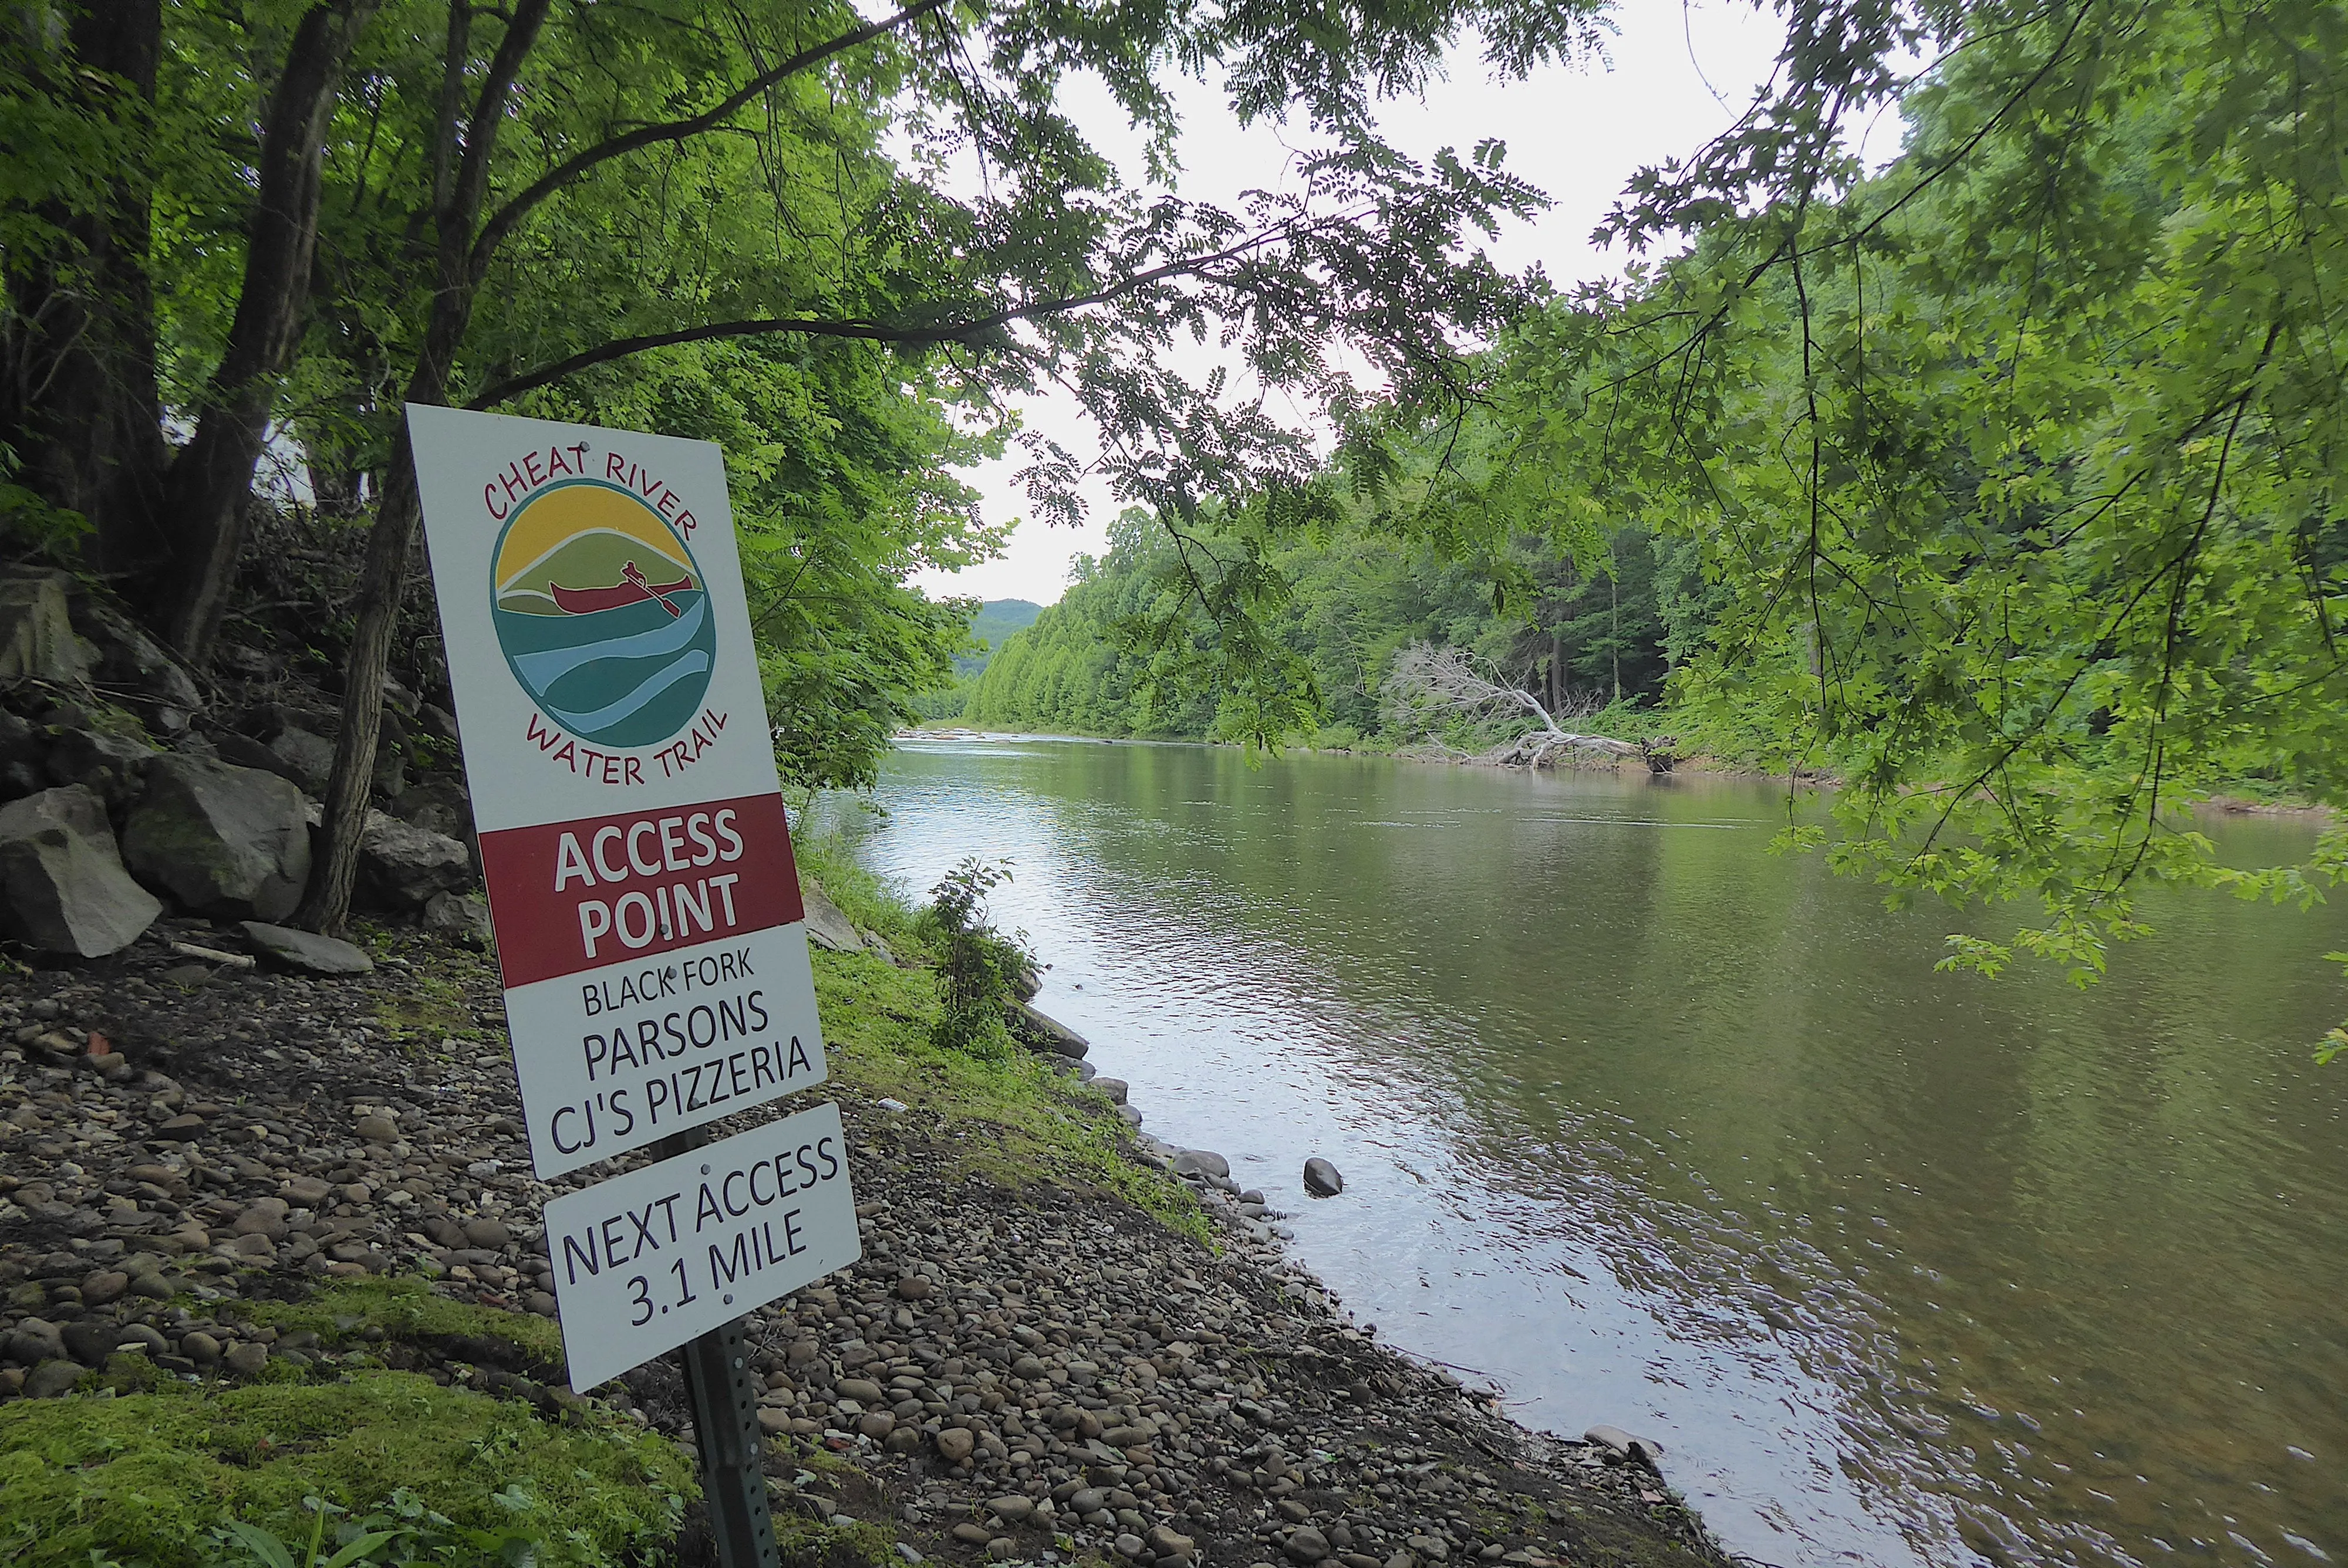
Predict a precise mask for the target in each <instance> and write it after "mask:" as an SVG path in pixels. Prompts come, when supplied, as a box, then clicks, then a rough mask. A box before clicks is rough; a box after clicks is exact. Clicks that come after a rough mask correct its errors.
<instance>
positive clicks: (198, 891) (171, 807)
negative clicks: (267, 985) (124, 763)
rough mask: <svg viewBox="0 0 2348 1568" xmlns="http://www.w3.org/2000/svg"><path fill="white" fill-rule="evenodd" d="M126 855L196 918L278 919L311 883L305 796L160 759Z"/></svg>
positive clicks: (252, 772)
mask: <svg viewBox="0 0 2348 1568" xmlns="http://www.w3.org/2000/svg"><path fill="white" fill-rule="evenodd" d="M122 855H123V858H124V859H125V860H127V861H129V864H130V869H131V870H132V871H134V872H136V873H137V874H138V876H139V878H140V880H142V881H144V882H146V883H147V884H148V885H149V886H155V887H161V888H163V889H164V890H166V891H167V892H169V893H170V895H171V897H174V898H176V899H178V900H179V901H180V903H181V904H183V905H185V906H186V907H188V908H190V909H192V910H195V911H196V912H198V913H199V914H204V915H211V916H214V917H218V918H221V919H230V920H282V919H283V918H284V917H286V916H288V915H291V914H292V913H293V907H294V905H296V904H298V903H300V902H301V899H302V886H303V884H304V883H306V882H307V881H309V879H310V825H309V822H308V819H307V818H306V817H305V816H304V815H303V810H302V792H301V790H299V789H298V788H296V787H295V786H294V785H293V784H292V783H291V782H289V781H287V780H285V779H282V778H279V777H278V776H277V775H276V774H269V773H263V772H262V771H261V770H260V769H258V768H241V767H237V766H236V765H234V764H231V763H222V762H214V761H212V760H211V759H210V758H206V757H189V756H176V755H173V756H160V757H158V758H156V759H155V761H154V762H153V763H152V764H149V767H148V769H147V794H146V795H145V797H144V798H142V799H141V800H140V801H139V805H138V807H137V809H136V810H134V811H132V812H131V814H130V820H129V822H128V823H127V824H125V825H124V826H123V830H122Z"/></svg>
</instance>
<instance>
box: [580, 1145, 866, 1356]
mask: <svg viewBox="0 0 2348 1568" xmlns="http://www.w3.org/2000/svg"><path fill="white" fill-rule="evenodd" d="M546 1252H547V1256H548V1257H549V1258H550V1259H551V1261H552V1262H553V1265H554V1296H555V1301H556V1304H557V1306H558V1307H560V1309H561V1319H562V1348H563V1354H564V1356H565V1358H567V1359H568V1360H569V1362H570V1368H571V1386H572V1388H573V1389H582V1390H583V1389H591V1388H592V1387H594V1386H595V1385H596V1384H598V1383H601V1382H602V1381H603V1380H604V1379H605V1378H613V1377H616V1376H618V1375H619V1374H620V1373H622V1372H624V1371H626V1370H627V1369H628V1368H631V1367H633V1366H635V1365H637V1364H638V1363H639V1362H642V1361H645V1360H648V1359H650V1358H652V1357H654V1356H656V1355H658V1354H660V1352H662V1351H664V1350H666V1349H669V1348H672V1347H674V1346H676V1345H681V1344H683V1343H684V1342H685V1340H687V1339H690V1338H693V1337H695V1336H696V1335H700V1334H705V1333H708V1332H710V1331H712V1330H714V1329H716V1328H717V1327H719V1326H720V1325H722V1324H724V1323H726V1322H727V1321H728V1320H730V1319H732V1318H736V1317H740V1316H741V1315H742V1314H744V1313H746V1312H748V1311H751V1310H753V1309H754V1308H757V1307H764V1306H765V1305H766V1304H767V1303H768V1302H770V1301H773V1300H775V1299H777V1298H778V1297H779V1296H787V1295H788V1294H790V1292H792V1291H794V1290H797V1289H798V1288H799V1287H800V1286H805V1285H808V1284H809V1283H811V1282H812V1281H814V1280H816V1279H819V1278H820V1277H822V1276H824V1275H827V1274H829V1273H830V1272H831V1271H832V1270H834V1269H836V1268H845V1267H847V1266H849V1265H850V1264H851V1263H854V1262H855V1261H856V1260H857V1259H858V1258H860V1257H861V1256H862V1255H863V1245H862V1244H861V1243H860V1241H859V1240H858V1238H857V1233H856V1199H855V1197H854V1196H853V1195H852V1194H850V1191H849V1184H848V1154H847V1147H846V1143H845V1142H844V1140H843V1138H842V1136H841V1133H840V1128H839V1106H837V1105H829V1104H827V1105H819V1106H816V1107H815V1108H814V1109H812V1110H808V1111H802V1112H799V1113H798V1114H797V1115H796V1116H787V1117H784V1118H783V1119H782V1120H780V1121H778V1122H767V1124H766V1125H765V1126H762V1127H756V1128H753V1129H751V1130H750V1131H749V1132H737V1133H736V1134H735V1135H734V1136H733V1137H731V1138H727V1139H725V1140H723V1141H722V1142H719V1143H708V1144H705V1145H703V1146H702V1147H701V1148H698V1149H693V1150H688V1151H687V1152H686V1153H682V1154H679V1155H676V1156H675V1157H674V1158H672V1159H667V1160H663V1161H660V1162H659V1163H655V1164H651V1165H647V1166H645V1167H644V1168H643V1169H642V1170H637V1171H631V1172H629V1173H627V1174H625V1175H622V1176H614V1177H613V1178H612V1179H611V1180H610V1181H608V1182H601V1183H598V1184H596V1185H594V1186H592V1187H590V1188H588V1189H587V1190H586V1191H584V1192H581V1193H572V1194H568V1195H566V1196H563V1197H560V1198H555V1199H552V1200H551V1201H550V1202H549V1203H548V1204H547V1205H546Z"/></svg>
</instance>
